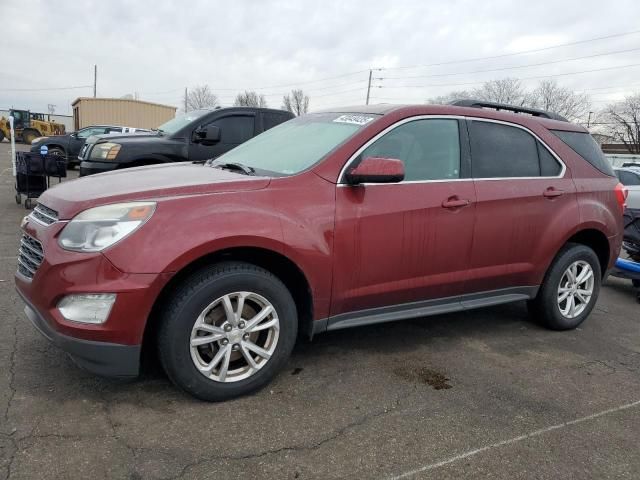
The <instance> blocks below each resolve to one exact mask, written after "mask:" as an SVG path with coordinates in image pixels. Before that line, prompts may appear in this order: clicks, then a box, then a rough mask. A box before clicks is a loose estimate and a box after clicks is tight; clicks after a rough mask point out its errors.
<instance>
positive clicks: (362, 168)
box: [345, 157, 404, 185]
mask: <svg viewBox="0 0 640 480" xmlns="http://www.w3.org/2000/svg"><path fill="white" fill-rule="evenodd" d="M345 180H346V181H347V183H348V184H349V185H358V184H360V183H397V182H401V181H402V180H404V163H402V160H398V159H396V158H381V157H366V158H364V159H362V161H361V162H360V163H359V164H358V165H356V166H355V167H353V168H350V169H349V170H348V171H347V173H346V174H345Z"/></svg>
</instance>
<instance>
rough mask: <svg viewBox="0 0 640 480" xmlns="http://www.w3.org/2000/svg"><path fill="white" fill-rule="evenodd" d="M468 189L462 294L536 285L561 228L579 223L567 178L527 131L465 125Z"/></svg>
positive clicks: (496, 125)
mask: <svg viewBox="0 0 640 480" xmlns="http://www.w3.org/2000/svg"><path fill="white" fill-rule="evenodd" d="M467 126H468V129H469V138H470V145H471V164H472V175H473V178H474V183H475V187H476V195H477V206H476V223H475V228H474V233H473V237H474V239H473V248H472V253H471V269H470V272H469V281H468V284H467V289H468V291H469V292H470V293H471V292H480V291H489V290H498V289H505V288H511V287H528V286H535V285H538V284H539V283H540V282H541V281H542V277H543V275H544V272H545V270H546V266H547V265H548V263H549V262H550V261H551V259H552V258H553V255H555V253H556V252H555V251H554V248H556V247H555V245H556V244H557V242H558V241H559V240H560V238H559V236H561V235H563V234H564V232H566V231H567V228H566V225H567V224H572V223H576V222H578V221H579V218H575V217H576V216H577V215H578V213H577V212H578V209H577V200H576V195H575V186H574V183H573V180H572V179H571V177H570V172H569V171H568V170H567V169H566V167H565V166H564V164H563V163H562V162H561V161H560V160H559V158H557V157H556V156H555V155H554V154H553V153H552V152H551V151H550V150H549V149H548V147H547V146H546V145H544V144H543V142H542V141H541V140H540V139H538V138H537V137H536V136H534V135H533V134H532V132H530V131H529V130H527V129H525V128H523V127H520V126H517V125H514V124H508V123H503V122H497V121H490V120H480V119H472V120H471V119H470V120H468V121H467Z"/></svg>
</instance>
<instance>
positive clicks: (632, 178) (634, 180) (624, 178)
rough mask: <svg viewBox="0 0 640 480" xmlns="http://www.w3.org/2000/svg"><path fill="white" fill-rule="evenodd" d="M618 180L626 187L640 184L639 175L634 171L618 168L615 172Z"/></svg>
mask: <svg viewBox="0 0 640 480" xmlns="http://www.w3.org/2000/svg"><path fill="white" fill-rule="evenodd" d="M617 173H618V174H619V175H618V178H619V179H620V182H621V183H622V184H623V185H625V186H627V187H634V186H638V185H640V176H638V175H636V174H635V173H631V172H627V171H624V170H618V172H617Z"/></svg>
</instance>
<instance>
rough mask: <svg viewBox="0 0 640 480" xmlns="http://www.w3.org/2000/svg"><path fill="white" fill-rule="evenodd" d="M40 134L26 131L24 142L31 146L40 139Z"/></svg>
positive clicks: (34, 131) (23, 133)
mask: <svg viewBox="0 0 640 480" xmlns="http://www.w3.org/2000/svg"><path fill="white" fill-rule="evenodd" d="M39 136H40V134H39V133H38V132H37V131H36V130H24V131H23V132H22V142H23V143H26V144H27V145H31V142H33V141H34V140H35V139H36V138H38V137H39Z"/></svg>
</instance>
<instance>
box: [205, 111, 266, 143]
mask: <svg viewBox="0 0 640 480" xmlns="http://www.w3.org/2000/svg"><path fill="white" fill-rule="evenodd" d="M254 123H255V120H254V117H253V116H248V115H232V116H230V117H223V118H220V119H218V120H215V121H213V122H211V123H210V125H217V126H218V127H220V143H227V144H228V143H236V144H239V143H243V142H246V141H247V140H249V139H250V138H252V137H253V129H254Z"/></svg>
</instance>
